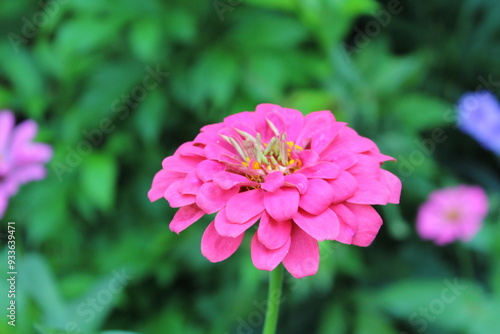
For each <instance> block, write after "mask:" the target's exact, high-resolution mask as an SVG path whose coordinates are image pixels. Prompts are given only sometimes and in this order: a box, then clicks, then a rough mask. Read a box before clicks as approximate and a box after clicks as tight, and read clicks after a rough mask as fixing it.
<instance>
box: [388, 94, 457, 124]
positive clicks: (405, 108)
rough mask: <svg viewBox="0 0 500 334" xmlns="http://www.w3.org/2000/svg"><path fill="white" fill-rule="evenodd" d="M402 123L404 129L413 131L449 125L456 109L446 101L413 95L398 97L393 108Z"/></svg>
mask: <svg viewBox="0 0 500 334" xmlns="http://www.w3.org/2000/svg"><path fill="white" fill-rule="evenodd" d="M391 111H393V112H394V114H396V115H397V116H398V118H399V119H400V121H401V122H402V127H403V128H405V129H411V130H413V131H416V132H418V131H421V130H425V129H429V128H433V127H434V128H436V127H439V126H444V125H447V124H449V122H450V119H449V116H450V113H451V115H454V107H453V106H452V105H450V104H448V103H445V102H444V101H442V100H440V99H438V98H435V97H431V96H426V95H423V94H418V93H413V94H405V95H402V96H400V97H398V98H397V99H396V100H395V101H394V102H393V104H392V106H391Z"/></svg>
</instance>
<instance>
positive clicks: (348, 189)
mask: <svg viewBox="0 0 500 334" xmlns="http://www.w3.org/2000/svg"><path fill="white" fill-rule="evenodd" d="M328 184H329V185H330V187H332V190H333V198H332V203H340V202H343V201H345V200H346V199H348V198H349V197H351V196H352V195H354V193H355V192H356V191H357V190H358V181H356V178H355V177H354V176H352V175H351V174H350V173H348V172H345V171H342V173H340V175H339V177H338V178H336V179H335V180H328Z"/></svg>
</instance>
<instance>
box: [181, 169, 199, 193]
mask: <svg viewBox="0 0 500 334" xmlns="http://www.w3.org/2000/svg"><path fill="white" fill-rule="evenodd" d="M202 184H203V181H201V180H200V179H199V178H198V176H196V171H194V170H193V171H191V172H189V173H188V174H187V175H186V177H185V178H184V180H182V182H181V183H180V184H179V192H180V193H181V194H185V195H196V194H197V193H198V191H199V190H200V187H201V186H202Z"/></svg>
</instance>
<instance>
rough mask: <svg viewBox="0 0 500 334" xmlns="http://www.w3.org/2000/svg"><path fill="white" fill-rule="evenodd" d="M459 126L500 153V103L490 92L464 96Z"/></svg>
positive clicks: (459, 104)
mask: <svg viewBox="0 0 500 334" xmlns="http://www.w3.org/2000/svg"><path fill="white" fill-rule="evenodd" d="M458 128H459V129H460V130H462V131H463V132H465V133H467V134H469V135H470V136H471V137H473V138H474V139H476V140H477V141H478V142H479V143H480V144H481V145H482V146H483V147H485V148H487V149H489V150H491V151H493V152H495V153H496V154H500V104H499V103H498V100H497V99H496V98H495V96H494V95H493V94H491V93H490V92H487V91H484V92H479V93H467V94H464V95H463V96H462V98H461V99H460V101H459V103H458Z"/></svg>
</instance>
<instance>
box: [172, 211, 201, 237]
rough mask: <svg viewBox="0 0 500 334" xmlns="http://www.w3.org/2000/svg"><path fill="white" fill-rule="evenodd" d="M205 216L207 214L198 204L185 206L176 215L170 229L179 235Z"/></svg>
mask: <svg viewBox="0 0 500 334" xmlns="http://www.w3.org/2000/svg"><path fill="white" fill-rule="evenodd" d="M204 215H205V212H203V210H201V209H200V208H199V207H198V206H197V205H196V204H191V205H187V206H183V207H182V208H180V209H179V210H178V211H177V212H176V213H175V215H174V218H173V219H172V221H171V222H170V225H169V228H170V230H171V231H172V232H175V233H177V234H179V233H180V232H182V231H183V230H185V229H186V228H188V227H189V226H191V225H192V224H193V223H195V222H196V221H197V220H199V219H200V218H201V217H203V216H204Z"/></svg>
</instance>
